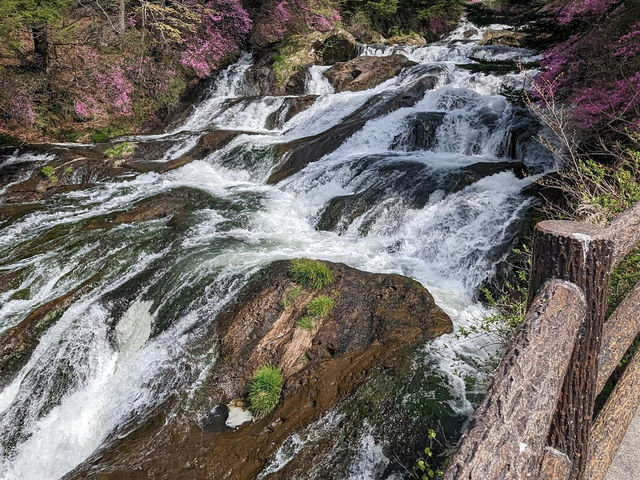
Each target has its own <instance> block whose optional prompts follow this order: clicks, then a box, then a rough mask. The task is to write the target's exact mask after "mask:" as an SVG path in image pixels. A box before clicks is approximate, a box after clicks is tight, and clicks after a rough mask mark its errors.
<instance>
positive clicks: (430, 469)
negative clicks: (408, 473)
mask: <svg viewBox="0 0 640 480" xmlns="http://www.w3.org/2000/svg"><path fill="white" fill-rule="evenodd" d="M436 437H437V435H436V431H435V430H432V429H429V431H428V432H427V446H426V447H424V454H421V455H420V457H419V458H418V459H417V460H416V463H415V465H414V469H413V472H412V477H413V478H415V479H418V480H431V479H438V478H442V476H443V475H444V472H443V471H442V470H440V469H439V468H437V467H436V466H435V462H434V460H433V446H434V442H436V441H437V438H436Z"/></svg>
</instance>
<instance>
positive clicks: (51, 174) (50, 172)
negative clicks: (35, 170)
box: [40, 165, 58, 183]
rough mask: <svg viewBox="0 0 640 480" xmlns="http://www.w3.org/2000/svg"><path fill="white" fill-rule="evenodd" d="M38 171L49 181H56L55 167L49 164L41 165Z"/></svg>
mask: <svg viewBox="0 0 640 480" xmlns="http://www.w3.org/2000/svg"><path fill="white" fill-rule="evenodd" d="M40 171H41V172H42V174H43V175H44V176H45V177H47V180H49V181H50V182H51V183H56V182H57V181H58V177H57V176H56V169H55V168H53V167H52V166H51V165H47V166H46V167H42V169H41V170H40Z"/></svg>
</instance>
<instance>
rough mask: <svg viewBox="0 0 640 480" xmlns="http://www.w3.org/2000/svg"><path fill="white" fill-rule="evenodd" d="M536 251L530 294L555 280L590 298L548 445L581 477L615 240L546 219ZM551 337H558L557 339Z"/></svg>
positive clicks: (573, 474)
mask: <svg viewBox="0 0 640 480" xmlns="http://www.w3.org/2000/svg"><path fill="white" fill-rule="evenodd" d="M533 252H534V255H533V260H532V262H533V263H532V272H531V285H530V290H529V295H530V298H532V299H533V298H534V296H535V294H536V293H537V292H538V290H539V289H540V287H541V286H542V285H543V284H544V282H546V281H547V280H549V279H552V278H556V279H562V280H567V281H569V282H572V283H575V284H576V285H577V286H579V287H580V288H581V289H582V290H583V291H584V293H585V297H586V299H587V311H586V316H585V320H584V322H583V324H582V326H581V327H580V331H579V334H578V341H577V342H576V345H575V346H574V348H573V353H572V357H571V361H570V363H569V369H568V371H567V375H566V377H565V380H564V386H563V388H562V393H561V394H560V398H559V399H558V403H557V405H556V410H555V414H554V418H553V421H552V423H551V427H550V429H549V438H548V445H549V446H551V447H553V448H555V449H557V450H559V451H561V452H563V453H565V454H566V455H567V456H568V457H569V459H571V461H572V463H573V468H572V471H571V475H570V477H569V478H570V479H571V480H582V478H583V475H584V471H585V466H586V459H587V452H588V445H589V434H590V427H591V421H592V416H593V407H594V402H595V397H596V384H597V375H598V353H599V351H600V344H601V336H602V325H603V322H604V316H605V313H606V308H607V299H608V285H609V273H610V271H611V266H612V263H613V244H612V242H611V240H609V239H608V238H607V232H606V231H605V230H604V229H602V228H600V227H597V226H595V225H590V224H580V223H575V222H563V221H545V222H541V223H539V224H538V226H537V227H536V231H535V236H534V245H533ZM546 340H547V341H550V342H555V341H556V339H555V338H554V337H547V339H546Z"/></svg>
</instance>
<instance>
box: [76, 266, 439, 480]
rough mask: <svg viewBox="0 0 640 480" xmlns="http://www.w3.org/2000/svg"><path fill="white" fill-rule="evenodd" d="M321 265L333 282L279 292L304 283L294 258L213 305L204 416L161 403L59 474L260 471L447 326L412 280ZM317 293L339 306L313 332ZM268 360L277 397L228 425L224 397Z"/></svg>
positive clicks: (241, 389)
mask: <svg viewBox="0 0 640 480" xmlns="http://www.w3.org/2000/svg"><path fill="white" fill-rule="evenodd" d="M327 265H328V266H329V268H330V270H331V272H332V274H333V276H334V278H335V281H334V282H333V283H331V284H330V285H328V286H326V287H324V288H321V289H318V290H313V289H308V288H305V290H304V292H303V293H302V294H300V295H299V296H298V297H296V298H295V300H291V301H290V302H285V301H284V300H285V298H288V297H287V293H288V292H290V291H291V289H292V288H293V287H299V285H297V284H296V283H295V282H294V279H293V278H292V276H291V274H290V262H287V261H279V262H275V263H273V264H271V265H269V266H268V267H266V268H265V269H263V270H262V271H261V272H259V273H258V274H257V275H256V276H255V277H254V278H253V279H252V280H251V281H250V282H249V283H248V284H247V286H245V288H243V290H242V291H241V292H240V294H239V295H238V297H237V298H236V300H235V301H234V302H233V304H231V305H229V306H228V307H227V308H226V309H225V310H224V311H223V312H222V313H221V314H220V315H219V317H218V319H217V329H216V334H215V335H213V336H211V337H210V338H209V340H208V341H216V342H217V345H218V351H219V356H218V360H217V361H216V363H215V364H214V366H213V368H212V369H211V370H210V372H209V373H208V375H207V377H206V379H205V380H204V381H203V383H202V386H201V387H200V391H199V392H198V393H197V394H196V397H197V398H199V399H200V401H201V402H202V404H201V405H200V406H199V408H200V410H201V411H202V410H204V412H206V413H205V414H204V415H202V419H201V420H200V422H198V421H194V420H188V419H186V418H181V419H175V417H171V418H173V420H169V421H166V420H168V419H167V418H166V415H167V412H168V411H170V410H171V407H170V406H169V405H168V404H165V405H164V406H163V407H161V408H159V409H158V410H156V412H155V413H154V414H153V415H152V416H151V417H150V418H149V419H148V420H147V421H146V422H144V423H143V425H142V426H140V427H139V428H137V429H135V430H134V431H133V432H131V433H130V434H129V435H127V436H126V437H124V438H121V439H119V440H115V439H114V441H113V442H112V443H111V445H110V446H108V447H107V448H105V449H104V450H102V451H101V452H98V453H97V454H96V455H95V456H94V457H93V458H91V459H90V460H89V461H88V462H86V463H85V465H84V466H82V467H80V468H79V469H77V470H76V471H75V472H73V473H72V474H70V475H69V476H68V477H66V478H78V479H79V478H101V479H115V478H118V479H121V478H156V479H164V478H166V479H169V478H183V477H184V476H185V475H186V476H187V477H188V478H193V479H199V478H203V479H204V478H220V479H222V478H228V479H245V478H246V479H250V478H255V476H256V475H257V474H258V473H259V471H260V469H261V468H263V467H264V465H265V461H266V460H268V459H269V458H271V457H272V456H273V455H274V453H275V450H276V448H277V446H278V445H279V444H280V443H281V442H282V441H284V439H286V438H287V437H288V436H289V435H290V434H292V433H294V432H296V431H299V430H300V429H301V428H303V427H304V426H305V425H308V424H309V423H311V422H313V421H315V420H317V419H318V418H320V416H321V415H322V414H324V413H325V412H326V411H328V410H330V409H331V408H333V407H335V406H336V405H337V404H338V403H339V402H340V401H341V400H342V399H344V398H346V397H347V396H349V395H350V394H352V393H353V392H355V391H356V389H357V388H358V387H359V386H360V385H362V383H363V382H364V381H365V380H366V379H367V378H368V377H369V376H370V375H372V373H373V372H374V371H375V369H376V368H381V367H384V368H387V369H393V368H404V366H406V363H405V362H406V359H407V356H406V355H407V353H408V352H409V351H410V350H411V349H412V348H414V347H415V346H417V345H419V344H421V343H423V342H425V341H427V340H429V339H432V338H435V337H437V336H438V335H441V334H442V333H445V332H450V331H451V329H452V325H451V321H450V320H449V318H448V317H447V315H446V314H445V313H444V312H443V311H442V310H441V309H440V308H439V307H437V306H436V305H435V303H434V301H433V298H432V297H431V295H430V294H429V292H428V291H427V290H426V289H424V287H422V286H421V285H420V284H419V283H418V282H416V281H414V280H411V279H409V278H406V277H403V276H400V275H385V274H374V273H367V272H362V271H358V270H355V269H353V268H350V267H347V266H346V265H343V264H335V263H328V262H327ZM319 295H327V296H331V297H332V298H333V299H334V301H335V307H334V308H333V309H332V310H331V312H330V314H329V315H328V316H327V317H326V318H324V319H323V320H322V321H321V322H320V323H319V324H318V325H317V326H316V328H314V329H313V331H308V330H306V329H303V328H300V327H297V326H296V324H297V322H298V321H299V320H300V318H301V317H302V316H303V315H304V312H305V306H306V305H307V303H308V302H309V301H310V300H311V299H312V298H315V297H317V296H319ZM285 305H286V306H285ZM201 348H203V349H206V348H207V346H206V344H202V345H201ZM263 364H271V365H277V366H279V367H280V368H281V369H282V372H283V378H284V387H283V391H282V394H281V398H280V402H279V403H278V405H277V406H276V408H275V410H274V411H273V412H271V413H270V414H268V415H266V416H264V417H262V418H259V419H257V420H255V421H254V422H250V423H246V424H242V425H240V426H238V427H237V428H235V429H225V428H223V427H222V423H223V420H225V416H226V415H228V413H227V412H228V411H227V410H226V409H225V408H224V407H221V405H223V404H225V403H228V402H229V401H231V400H232V399H234V398H238V397H243V396H244V395H245V394H246V393H247V388H248V384H249V381H250V379H251V376H252V375H253V373H254V371H255V370H256V369H257V368H258V366H260V365H263ZM187 477H185V478H187Z"/></svg>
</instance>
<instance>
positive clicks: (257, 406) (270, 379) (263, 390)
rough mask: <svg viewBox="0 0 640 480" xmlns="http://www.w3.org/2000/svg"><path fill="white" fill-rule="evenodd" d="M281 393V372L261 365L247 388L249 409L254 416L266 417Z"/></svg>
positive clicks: (269, 366)
mask: <svg viewBox="0 0 640 480" xmlns="http://www.w3.org/2000/svg"><path fill="white" fill-rule="evenodd" d="M281 391H282V372H281V371H280V369H279V368H278V367H274V366H273V365H262V366H261V367H260V368H258V370H256V372H255V373H254V374H253V378H252V379H251V385H250V386H249V409H250V410H251V412H253V414H254V415H266V414H267V413H269V412H270V411H271V410H273V409H274V408H275V406H276V405H277V404H278V401H279V400H280V392H281Z"/></svg>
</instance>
